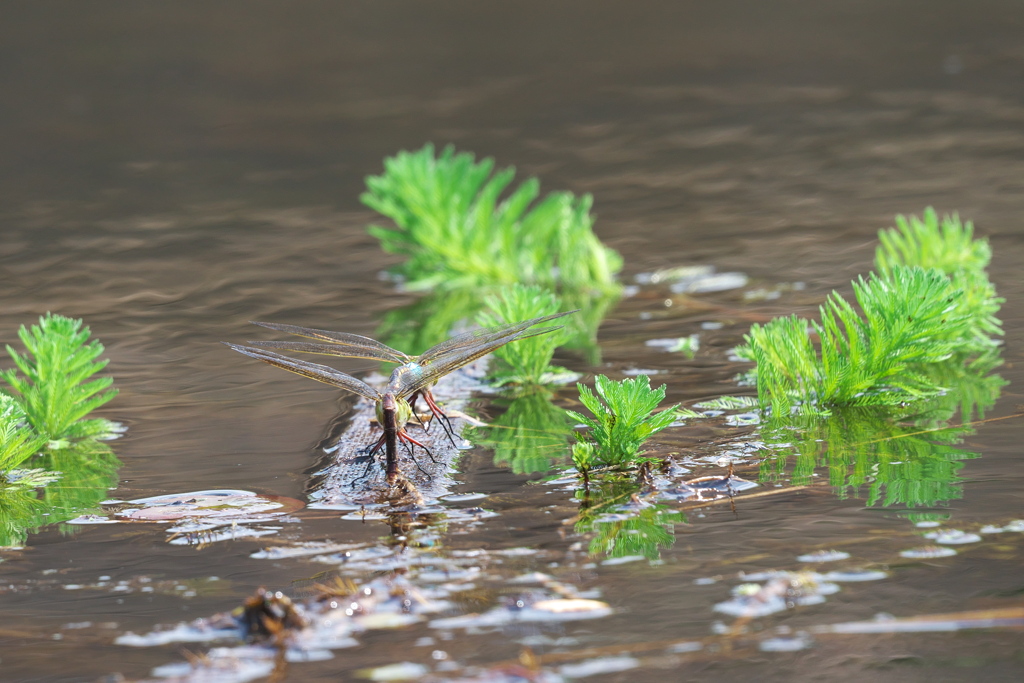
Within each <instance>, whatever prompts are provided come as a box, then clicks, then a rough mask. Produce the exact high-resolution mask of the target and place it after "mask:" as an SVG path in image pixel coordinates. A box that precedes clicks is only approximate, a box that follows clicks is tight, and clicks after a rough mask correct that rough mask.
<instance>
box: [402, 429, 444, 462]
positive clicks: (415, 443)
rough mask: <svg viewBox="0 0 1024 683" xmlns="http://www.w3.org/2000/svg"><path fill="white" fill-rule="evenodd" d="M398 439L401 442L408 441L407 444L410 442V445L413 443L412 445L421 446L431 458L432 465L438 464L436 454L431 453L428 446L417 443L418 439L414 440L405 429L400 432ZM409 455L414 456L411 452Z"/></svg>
mask: <svg viewBox="0 0 1024 683" xmlns="http://www.w3.org/2000/svg"><path fill="white" fill-rule="evenodd" d="M398 438H399V439H400V440H402V441H406V442H408V443H411V444H414V445H416V446H419V447H420V448H422V449H423V450H424V451H426V453H427V457H429V458H430V462H432V463H434V464H437V460H436V459H435V458H434V454H433V453H431V452H430V449H429V448H427V447H426V446H424V445H423V444H421V443H420V442H419V441H417V440H416V439H414V438H412V437H411V436H409V435H408V434H407V433H406V431H405V430H404V429H402V430H399V432H398ZM409 455H410V456H411V455H412V452H411V451H410V452H409Z"/></svg>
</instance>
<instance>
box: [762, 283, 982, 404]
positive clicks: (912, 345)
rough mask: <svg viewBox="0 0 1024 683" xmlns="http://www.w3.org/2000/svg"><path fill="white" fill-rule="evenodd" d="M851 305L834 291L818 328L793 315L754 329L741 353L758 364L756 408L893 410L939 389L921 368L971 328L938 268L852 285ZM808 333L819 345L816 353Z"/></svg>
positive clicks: (954, 347) (958, 294)
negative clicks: (853, 301)
mask: <svg viewBox="0 0 1024 683" xmlns="http://www.w3.org/2000/svg"><path fill="white" fill-rule="evenodd" d="M853 290H854V297H855V299H856V301H857V304H858V305H859V307H860V310H861V312H858V311H857V310H856V309H855V308H854V306H853V305H852V304H851V303H850V302H849V301H847V300H846V299H844V298H843V297H841V296H840V295H839V294H838V293H836V292H833V293H832V294H831V295H830V296H829V298H828V300H827V301H826V302H825V304H824V305H823V306H821V307H820V309H819V310H820V314H821V322H820V323H818V322H808V321H806V320H803V319H800V318H798V317H796V316H789V317H785V318H776V319H774V320H772V321H771V322H769V323H767V324H765V325H754V326H752V327H751V329H750V332H749V334H747V336H746V341H747V345H746V348H745V349H743V353H744V354H747V355H748V356H749V357H750V358H753V360H754V361H755V362H756V363H757V368H756V381H757V390H758V398H759V401H760V404H761V406H762V407H764V406H770V407H771V410H772V412H773V414H775V415H788V414H789V413H790V411H791V409H792V408H793V406H794V405H796V406H799V407H800V409H801V410H802V411H804V412H822V413H824V412H827V411H828V410H829V409H831V408H833V407H837V406H867V405H888V406H896V405H900V404H902V403H906V402H908V401H914V400H918V399H921V398H926V397H930V396H934V395H936V394H938V393H940V392H941V391H942V387H941V386H940V385H937V384H935V383H934V382H933V381H931V380H930V379H929V377H928V376H927V375H926V374H925V373H923V372H922V371H921V367H922V366H923V365H925V364H928V363H934V362H938V361H942V360H946V359H948V358H950V357H951V356H952V355H953V354H955V353H956V352H957V351H958V350H959V349H961V347H962V345H963V340H964V338H965V335H967V334H968V333H969V330H970V326H971V319H970V317H969V316H968V315H967V314H966V313H965V312H964V311H963V310H962V308H961V307H960V306H959V300H960V299H961V298H962V297H963V295H964V294H963V291H962V290H959V289H957V288H955V287H954V285H953V283H952V282H951V281H950V280H949V278H947V277H946V276H945V275H944V274H943V273H942V272H941V271H939V270H937V269H924V268H919V267H905V266H894V267H893V268H892V269H891V270H889V271H888V272H887V273H885V274H882V275H877V274H874V273H872V274H871V275H869V276H868V278H867V279H864V278H860V279H858V280H857V281H856V282H854V283H853ZM808 327H810V328H811V329H813V331H814V332H815V333H816V335H817V336H818V339H819V342H820V344H819V346H820V353H819V350H818V349H817V348H815V345H814V343H813V341H812V339H811V335H810V334H809V330H808Z"/></svg>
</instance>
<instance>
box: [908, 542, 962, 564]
mask: <svg viewBox="0 0 1024 683" xmlns="http://www.w3.org/2000/svg"><path fill="white" fill-rule="evenodd" d="M951 555H956V551H955V550H953V549H952V548H943V547H942V546H940V545H923V546H920V547H918V548H911V549H910V550H903V551H901V552H900V557H907V558H910V559H912V560H934V559H937V558H940V557H949V556H951Z"/></svg>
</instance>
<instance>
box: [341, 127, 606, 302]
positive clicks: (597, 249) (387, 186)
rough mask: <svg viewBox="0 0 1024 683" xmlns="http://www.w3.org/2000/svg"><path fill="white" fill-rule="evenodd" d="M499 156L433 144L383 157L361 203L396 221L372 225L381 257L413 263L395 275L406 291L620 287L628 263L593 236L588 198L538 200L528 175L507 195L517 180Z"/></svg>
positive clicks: (558, 195) (561, 194)
mask: <svg viewBox="0 0 1024 683" xmlns="http://www.w3.org/2000/svg"><path fill="white" fill-rule="evenodd" d="M493 170H494V160H493V159H484V160H482V161H479V162H477V161H476V160H475V159H474V157H473V155H472V154H469V153H465V152H461V153H456V152H455V150H454V148H453V147H451V146H449V147H446V148H445V149H444V150H443V151H442V152H441V153H440V154H439V155H436V156H435V154H434V147H433V145H430V144H428V145H426V146H424V147H423V148H422V149H421V150H419V151H416V152H407V151H403V152H399V153H398V154H397V155H395V156H394V157H391V158H389V159H385V160H384V174H383V175H380V176H371V177H369V178H367V179H366V185H367V188H368V190H367V192H365V193H363V195H362V197H361V199H362V201H363V203H364V204H366V205H367V206H369V207H370V208H371V209H374V210H376V211H378V212H380V213H382V214H383V215H385V216H387V217H388V218H390V219H391V220H392V221H393V222H394V226H395V227H394V228H393V229H391V228H384V227H380V226H372V227H371V228H370V233H371V234H372V235H374V236H375V237H377V238H378V239H380V241H381V245H382V246H383V247H384V249H385V251H388V252H390V253H395V254H402V255H404V256H407V257H408V260H407V261H406V262H405V263H403V264H401V265H399V266H398V267H397V268H396V269H395V271H394V273H395V274H396V275H398V276H400V277H401V278H402V279H403V280H404V282H405V287H406V288H407V289H409V290H425V289H432V288H436V287H443V288H459V287H474V286H481V285H483V286H494V285H500V284H511V283H515V282H524V283H527V284H537V285H542V286H545V287H548V288H549V289H555V288H557V287H566V288H569V289H576V290H586V289H595V290H610V289H617V288H618V285H617V284H616V283H615V274H616V273H617V272H618V271H619V270H620V269H621V267H622V258H621V257H620V256H619V255H618V254H617V253H616V252H615V251H614V250H612V249H609V248H608V247H606V246H604V245H603V244H601V242H600V240H598V239H597V237H596V236H595V235H594V233H593V230H592V226H593V218H592V217H591V215H590V208H591V205H592V203H593V199H592V198H591V196H590V195H584V196H583V197H580V198H576V197H574V196H573V194H572V193H570V192H554V193H551V194H549V195H548V196H547V197H545V198H544V199H542V200H540V201H539V202H536V203H535V200H536V199H537V198H538V197H539V195H540V184H539V182H538V181H537V180H536V179H535V178H531V179H529V180H527V181H526V182H524V183H522V184H521V185H519V187H517V188H516V189H515V190H513V191H512V192H511V193H510V194H509V195H508V196H507V197H506V198H505V199H500V197H501V195H502V193H503V192H504V191H505V190H506V188H508V187H509V185H510V184H511V183H512V180H513V178H514V177H515V169H512V168H507V169H504V170H501V171H498V172H497V173H495V174H493V175H492V171H493Z"/></svg>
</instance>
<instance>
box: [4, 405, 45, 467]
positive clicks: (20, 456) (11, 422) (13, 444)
mask: <svg viewBox="0 0 1024 683" xmlns="http://www.w3.org/2000/svg"><path fill="white" fill-rule="evenodd" d="M47 441H48V439H47V438H46V437H45V436H40V435H38V434H36V433H35V432H34V431H32V428H31V427H29V426H28V422H27V421H26V419H25V411H24V410H22V409H21V406H20V405H18V402H17V401H15V400H14V399H13V398H12V397H10V396H8V395H6V394H0V487H2V486H3V485H4V483H5V482H6V481H7V479H6V476H5V473H6V472H8V471H10V470H13V469H15V468H17V467H20V466H21V465H22V464H23V463H24V462H25V461H26V460H28V459H29V458H31V457H32V456H33V455H35V454H36V453H38V452H39V451H40V450H42V449H43V448H44V447H45V446H46V442H47Z"/></svg>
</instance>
